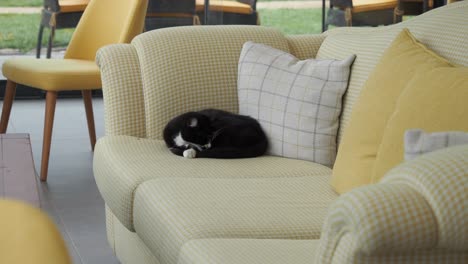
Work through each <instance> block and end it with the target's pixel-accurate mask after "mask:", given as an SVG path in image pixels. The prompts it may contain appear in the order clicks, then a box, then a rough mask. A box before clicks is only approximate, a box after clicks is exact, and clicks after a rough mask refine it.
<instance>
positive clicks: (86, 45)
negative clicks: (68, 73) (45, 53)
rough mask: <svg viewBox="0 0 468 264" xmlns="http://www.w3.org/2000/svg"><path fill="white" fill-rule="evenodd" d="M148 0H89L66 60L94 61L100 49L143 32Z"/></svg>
mask: <svg viewBox="0 0 468 264" xmlns="http://www.w3.org/2000/svg"><path fill="white" fill-rule="evenodd" d="M147 5H148V0H125V1H123V0H120V1H116V0H98V1H91V2H90V3H89V5H88V7H87V8H86V10H85V12H84V13H83V16H82V17H81V20H80V22H79V23H78V26H77V27H76V30H75V32H74V33H73V36H72V39H71V40H70V45H69V46H68V48H67V51H66V52H65V56H64V57H65V59H81V60H94V59H95V56H96V52H97V50H98V49H99V48H101V47H103V46H105V45H109V44H113V43H129V42H130V41H131V40H132V39H133V38H134V37H135V36H136V35H138V34H140V33H141V32H142V31H143V26H144V23H145V15H146V8H147Z"/></svg>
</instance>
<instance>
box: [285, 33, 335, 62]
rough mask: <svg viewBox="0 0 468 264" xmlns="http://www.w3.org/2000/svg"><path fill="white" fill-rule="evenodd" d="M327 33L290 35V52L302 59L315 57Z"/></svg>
mask: <svg viewBox="0 0 468 264" xmlns="http://www.w3.org/2000/svg"><path fill="white" fill-rule="evenodd" d="M325 36H326V35H325V34H320V35H288V36H285V37H286V39H287V40H288V46H289V52H290V53H291V54H293V55H294V56H295V57H296V58H298V59H300V60H306V59H310V58H315V56H317V52H318V50H319V48H320V45H322V42H323V40H324V39H325Z"/></svg>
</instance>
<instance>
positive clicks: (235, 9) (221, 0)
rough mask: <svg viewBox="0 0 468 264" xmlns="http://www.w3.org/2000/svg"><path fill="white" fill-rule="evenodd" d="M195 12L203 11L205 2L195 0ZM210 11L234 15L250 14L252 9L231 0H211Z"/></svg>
mask: <svg viewBox="0 0 468 264" xmlns="http://www.w3.org/2000/svg"><path fill="white" fill-rule="evenodd" d="M195 10H196V11H197V12H203V11H204V10H205V1H204V0H197V5H196V9H195ZM210 11H218V12H226V13H236V14H246V15H248V14H252V12H253V9H252V7H251V6H250V5H248V4H244V3H241V2H237V1H231V0H213V1H210Z"/></svg>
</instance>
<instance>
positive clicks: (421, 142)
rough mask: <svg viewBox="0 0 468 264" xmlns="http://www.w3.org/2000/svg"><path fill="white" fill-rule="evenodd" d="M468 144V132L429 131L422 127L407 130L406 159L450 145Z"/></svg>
mask: <svg viewBox="0 0 468 264" xmlns="http://www.w3.org/2000/svg"><path fill="white" fill-rule="evenodd" d="M464 144H468V133H467V132H463V131H447V132H433V133H428V132H425V131H424V130H421V129H409V130H406V132H405V160H412V159H414V158H416V157H418V156H420V155H423V154H426V153H429V152H432V151H435V150H438V149H443V148H448V147H453V146H458V145H464Z"/></svg>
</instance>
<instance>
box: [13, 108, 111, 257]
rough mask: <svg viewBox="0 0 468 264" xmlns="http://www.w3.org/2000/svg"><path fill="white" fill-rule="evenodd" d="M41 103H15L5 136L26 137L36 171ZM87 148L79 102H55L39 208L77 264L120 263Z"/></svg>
mask: <svg viewBox="0 0 468 264" xmlns="http://www.w3.org/2000/svg"><path fill="white" fill-rule="evenodd" d="M93 104H94V114H95V122H96V134H97V136H98V138H99V137H100V136H102V135H104V111H103V102H102V99H94V100H93ZM44 107H45V104H44V101H43V100H18V101H15V102H14V104H13V109H12V113H11V117H10V124H9V128H8V132H9V133H29V134H30V137H31V145H32V149H33V156H34V161H35V166H36V170H37V171H39V170H40V164H41V151H42V135H43V134H42V133H43V124H44ZM92 159H93V154H92V152H91V145H90V142H89V136H88V129H87V122H86V117H85V112H84V106H83V102H82V100H81V99H59V100H58V102H57V107H56V114H55V122H54V131H53V136H52V147H51V153H50V162H49V175H48V182H47V183H41V184H39V188H40V195H41V200H42V201H41V202H42V208H43V210H44V211H46V212H48V213H49V215H50V216H51V218H52V219H53V220H54V221H55V222H56V223H57V227H58V228H59V230H60V231H61V232H62V235H63V238H64V240H65V242H66V243H67V245H68V249H69V252H70V255H71V256H72V258H73V260H74V263H76V264H94V263H99V264H101V263H102V264H107V263H109V264H115V263H119V262H118V261H117V259H116V258H115V257H114V255H113V252H112V250H111V249H110V247H109V246H108V244H107V238H106V231H105V230H106V229H105V215H104V201H103V200H102V198H101V196H100V194H99V191H98V189H97V186H96V183H95V181H94V177H93V174H92Z"/></svg>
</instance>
